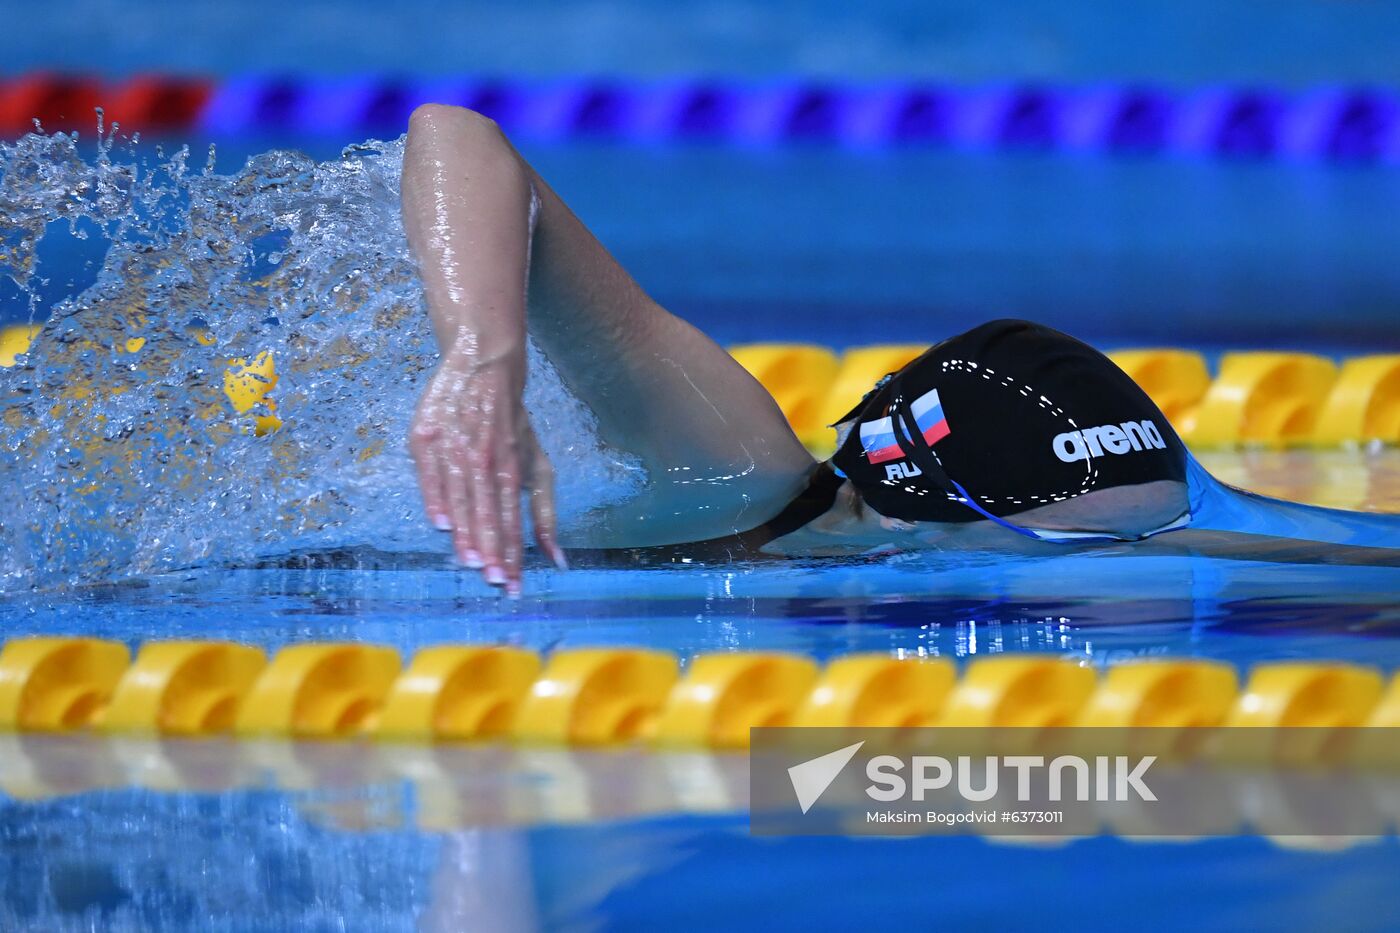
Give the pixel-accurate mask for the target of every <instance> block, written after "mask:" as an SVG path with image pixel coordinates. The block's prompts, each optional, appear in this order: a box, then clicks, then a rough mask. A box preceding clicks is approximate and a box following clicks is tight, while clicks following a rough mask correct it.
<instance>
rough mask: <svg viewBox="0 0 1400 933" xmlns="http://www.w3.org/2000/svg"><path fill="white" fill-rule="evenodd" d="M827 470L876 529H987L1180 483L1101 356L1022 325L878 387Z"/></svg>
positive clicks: (1176, 457)
mask: <svg viewBox="0 0 1400 933" xmlns="http://www.w3.org/2000/svg"><path fill="white" fill-rule="evenodd" d="M833 426H834V427H836V429H837V437H838V447H837V450H836V454H835V455H834V456H833V457H832V464H833V466H834V467H835V468H836V469H837V470H838V471H839V472H840V473H842V474H843V475H844V476H846V477H847V478H848V479H849V480H850V482H851V483H852V485H853V486H854V487H855V488H856V490H857V491H858V492H859V493H860V495H861V498H862V499H863V500H864V501H865V503H866V504H867V505H869V506H870V507H871V508H872V509H874V510H875V511H876V512H878V513H880V514H881V515H883V516H886V517H888V518H893V519H899V520H902V521H909V522H915V521H929V522H967V521H977V520H980V519H990V520H992V521H996V522H998V523H1001V524H1007V525H1010V526H1012V527H1015V528H1016V530H1018V531H1022V532H1024V533H1031V532H1030V531H1028V530H1027V529H1025V528H1022V527H1020V526H1018V525H1017V523H1016V522H1015V521H1014V520H1009V519H1008V518H1007V517H1008V516H1014V515H1016V514H1018V513H1021V512H1028V511H1030V510H1032V509H1035V508H1038V507H1041V506H1048V505H1052V504H1054V503H1058V502H1065V501H1068V500H1071V499H1075V498H1078V497H1079V496H1083V495H1085V494H1087V493H1090V492H1095V491H1099V490H1105V489H1110V488H1114V487H1123V486H1133V485H1138V484H1142V483H1150V482H1154V481H1158V480H1174V481H1177V482H1184V481H1185V476H1186V448H1185V447H1184V445H1183V444H1182V443H1181V440H1180V439H1179V438H1178V437H1177V436H1176V433H1175V432H1174V431H1173V430H1172V428H1171V425H1170V424H1168V423H1167V420H1166V418H1165V417H1163V415H1162V413H1161V411H1160V410H1159V409H1158V408H1157V406H1156V405H1155V404H1153V402H1152V400H1151V399H1149V398H1148V397H1147V395H1146V394H1145V393H1144V392H1143V391H1142V390H1141V389H1140V388H1138V386H1137V385H1136V383H1134V382H1133V381H1132V379H1130V378H1129V377H1128V376H1127V375H1126V374H1125V373H1123V371H1122V370H1120V369H1118V367H1117V366H1115V365H1114V364H1113V363H1112V362H1111V361H1110V360H1109V359H1108V358H1107V357H1105V356H1104V355H1103V354H1101V353H1099V352H1098V351H1096V350H1094V349H1093V348H1091V347H1089V346H1087V345H1086V344H1083V343H1080V342H1079V341H1077V340H1075V339H1073V338H1072V337H1068V336H1066V335H1064V334H1061V333H1059V332H1057V331H1053V330H1050V329H1049V328H1045V327H1041V326H1039V325H1035V324H1030V323H1027V322H1025V321H993V322H991V323H990V324H985V325H983V326H981V327H978V328H976V329H974V330H971V331H969V332H967V333H966V334H962V335H961V336H958V337H954V338H952V339H950V340H947V341H944V342H943V343H940V344H938V345H936V346H934V347H932V348H931V349H929V350H928V351H927V352H926V353H924V354H923V355H922V356H920V357H919V358H918V359H916V360H914V361H913V362H911V363H910V364H909V365H907V366H905V367H904V368H903V369H901V370H899V371H898V372H896V373H892V374H890V375H889V376H886V377H885V378H884V379H882V380H881V381H880V382H879V383H878V384H877V385H876V386H875V387H874V388H873V389H872V390H871V391H870V392H869V393H867V395H866V396H865V398H863V399H862V400H861V401H860V403H859V404H858V405H856V406H855V408H853V409H852V410H851V411H850V412H848V413H847V414H846V415H845V416H844V417H842V418H841V419H840V420H838V421H837V422H836V424H835V425H833Z"/></svg>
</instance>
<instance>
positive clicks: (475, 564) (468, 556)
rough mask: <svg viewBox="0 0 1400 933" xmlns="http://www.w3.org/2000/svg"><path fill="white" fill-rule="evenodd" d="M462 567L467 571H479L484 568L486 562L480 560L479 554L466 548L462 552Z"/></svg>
mask: <svg viewBox="0 0 1400 933" xmlns="http://www.w3.org/2000/svg"><path fill="white" fill-rule="evenodd" d="M462 566H464V567H466V568H467V569H468V570H480V569H481V568H482V567H485V566H486V562H485V561H483V560H482V559H481V554H479V553H478V552H477V551H475V550H473V549H472V548H467V549H466V550H465V551H463V552H462Z"/></svg>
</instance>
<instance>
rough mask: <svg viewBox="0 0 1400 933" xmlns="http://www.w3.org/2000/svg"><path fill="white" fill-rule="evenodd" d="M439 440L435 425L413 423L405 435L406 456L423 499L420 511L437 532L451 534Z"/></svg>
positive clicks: (440, 434)
mask: <svg viewBox="0 0 1400 933" xmlns="http://www.w3.org/2000/svg"><path fill="white" fill-rule="evenodd" d="M441 437H442V430H441V429H440V428H439V427H438V426H437V425H435V424H432V423H431V422H427V421H426V420H423V421H419V420H417V419H415V423H414V425H413V427H412V428H411V429H410V430H409V432H408V452H409V454H411V455H412V457H413V465H414V468H415V469H416V470H417V471H418V489H419V491H420V492H421V493H422V495H423V510H424V511H425V512H426V513H427V515H428V521H430V522H432V523H433V527H434V528H436V529H437V530H438V531H451V530H452V527H453V521H452V513H451V509H452V506H451V502H450V501H449V499H448V492H447V476H446V464H445V462H444V458H443V455H442V449H441V444H440V440H441Z"/></svg>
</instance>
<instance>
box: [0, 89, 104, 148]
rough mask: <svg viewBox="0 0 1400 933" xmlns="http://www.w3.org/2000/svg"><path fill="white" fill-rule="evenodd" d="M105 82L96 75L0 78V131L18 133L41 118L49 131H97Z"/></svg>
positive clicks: (21, 132) (11, 134)
mask: <svg viewBox="0 0 1400 933" xmlns="http://www.w3.org/2000/svg"><path fill="white" fill-rule="evenodd" d="M100 101H101V85H100V84H99V83H98V82H97V80H96V79H94V78H87V77H81V76H71V75H48V74H35V75H25V76H24V77H22V78H16V79H13V80H10V81H5V82H0V133H3V134H5V135H6V136H18V135H21V134H23V133H28V132H30V131H32V130H33V129H34V120H35V119H36V118H37V119H38V120H39V121H40V123H42V124H43V126H44V129H45V130H46V131H48V132H53V131H55V130H72V129H76V130H79V131H87V132H95V131H96V129H97V114H96V112H95V111H96V108H97V107H98V105H99V103H100Z"/></svg>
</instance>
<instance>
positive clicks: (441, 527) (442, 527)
mask: <svg viewBox="0 0 1400 933" xmlns="http://www.w3.org/2000/svg"><path fill="white" fill-rule="evenodd" d="M433 527H434V528H436V529H437V530H438V531H451V530H452V519H450V518H448V517H447V516H446V515H441V514H439V515H434V516H433Z"/></svg>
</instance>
